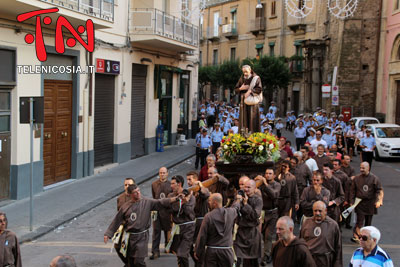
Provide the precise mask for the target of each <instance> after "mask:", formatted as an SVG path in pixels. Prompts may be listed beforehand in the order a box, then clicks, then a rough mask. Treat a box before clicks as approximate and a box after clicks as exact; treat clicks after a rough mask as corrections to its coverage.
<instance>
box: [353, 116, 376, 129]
mask: <svg viewBox="0 0 400 267" xmlns="http://www.w3.org/2000/svg"><path fill="white" fill-rule="evenodd" d="M349 122H350V123H351V122H354V124H355V125H356V130H360V129H361V126H363V125H367V124H374V123H379V120H378V119H377V118H374V117H353V118H351V119H350V120H349Z"/></svg>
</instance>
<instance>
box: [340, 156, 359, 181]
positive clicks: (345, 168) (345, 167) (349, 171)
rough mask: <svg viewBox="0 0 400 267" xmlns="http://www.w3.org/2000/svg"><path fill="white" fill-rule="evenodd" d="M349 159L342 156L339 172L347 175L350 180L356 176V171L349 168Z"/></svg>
mask: <svg viewBox="0 0 400 267" xmlns="http://www.w3.org/2000/svg"><path fill="white" fill-rule="evenodd" d="M350 162H351V158H350V156H349V155H344V157H343V160H342V166H341V168H340V169H341V170H342V171H343V172H344V173H345V174H347V176H349V177H350V179H353V178H354V176H355V175H356V171H355V170H354V168H353V167H352V166H350Z"/></svg>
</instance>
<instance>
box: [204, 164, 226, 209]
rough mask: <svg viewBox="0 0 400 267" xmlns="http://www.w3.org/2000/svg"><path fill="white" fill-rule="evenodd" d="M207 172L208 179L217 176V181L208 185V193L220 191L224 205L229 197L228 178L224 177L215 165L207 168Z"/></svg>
mask: <svg viewBox="0 0 400 267" xmlns="http://www.w3.org/2000/svg"><path fill="white" fill-rule="evenodd" d="M207 174H208V179H211V178H214V177H218V182H216V183H215V184H213V185H211V186H209V187H208V191H210V193H220V194H221V195H222V197H223V198H224V206H225V205H226V203H227V201H228V198H229V197H230V195H229V194H228V193H229V192H228V189H229V180H228V179H226V178H225V177H224V176H222V175H221V174H219V173H218V170H217V168H216V167H211V168H209V169H208V171H207Z"/></svg>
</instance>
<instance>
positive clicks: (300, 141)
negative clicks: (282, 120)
mask: <svg viewBox="0 0 400 267" xmlns="http://www.w3.org/2000/svg"><path fill="white" fill-rule="evenodd" d="M304 143H305V138H296V148H297V151H300V147H302V146H304Z"/></svg>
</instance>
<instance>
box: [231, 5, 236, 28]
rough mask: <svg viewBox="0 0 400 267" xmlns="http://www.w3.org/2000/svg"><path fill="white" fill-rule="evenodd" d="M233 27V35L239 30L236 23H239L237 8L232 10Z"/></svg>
mask: <svg viewBox="0 0 400 267" xmlns="http://www.w3.org/2000/svg"><path fill="white" fill-rule="evenodd" d="M231 16H232V17H231V23H230V24H231V25H232V32H233V33H236V30H237V26H236V23H237V12H236V8H232V10H231Z"/></svg>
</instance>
